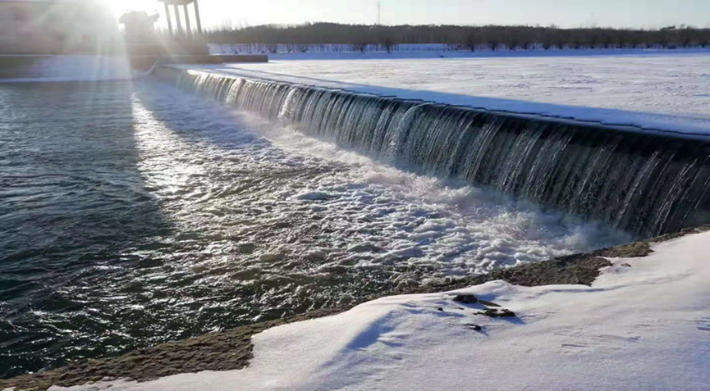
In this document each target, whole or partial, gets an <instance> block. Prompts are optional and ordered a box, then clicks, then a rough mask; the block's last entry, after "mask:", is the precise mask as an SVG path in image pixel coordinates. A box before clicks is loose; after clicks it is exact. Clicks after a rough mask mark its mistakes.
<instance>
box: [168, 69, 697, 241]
mask: <svg viewBox="0 0 710 392" xmlns="http://www.w3.org/2000/svg"><path fill="white" fill-rule="evenodd" d="M154 76H155V77H157V78H158V79H160V80H163V81H166V82H168V83H172V84H174V85H176V86H178V87H179V88H180V89H183V90H185V91H188V92H193V93H199V94H203V95H205V96H207V97H210V98H211V99H214V100H216V101H218V102H221V103H223V104H226V105H228V106H231V107H235V108H236V109H239V110H244V111H248V112H253V113H256V114H258V115H260V116H262V117H265V118H268V119H270V120H273V121H279V122H284V123H287V124H291V125H293V126H295V127H296V128H297V129H299V130H300V131H301V132H303V133H306V134H308V135H312V136H314V137H317V138H321V139H326V140H329V141H333V142H335V143H337V144H338V145H339V146H342V147H345V148H348V149H352V150H355V151H358V152H360V153H363V154H366V155H368V156H371V157H374V158H376V159H378V160H380V161H382V162H385V163H388V164H391V165H393V166H396V167H398V168H403V169H406V170H410V171H414V172H417V173H421V174H426V175H433V176H438V177H443V178H452V179H461V180H463V181H466V182H467V183H470V184H474V185H478V186H486V187H491V188H493V189H496V190H498V191H501V192H504V193H507V194H511V195H514V196H516V197H519V198H524V199H527V200H530V201H533V202H535V203H538V204H540V205H543V206H549V207H552V208H558V209H561V210H564V211H566V212H568V213H571V214H575V215H580V216H584V217H586V218H588V219H590V220H598V221H602V222H604V223H606V224H608V225H610V226H612V227H614V228H618V229H621V230H626V231H629V232H633V233H636V234H639V235H642V236H646V237H651V236H654V235H660V234H664V233H668V232H673V231H677V230H679V229H681V228H683V227H688V226H695V225H699V224H703V223H708V222H710V214H709V209H710V200H709V196H708V192H707V190H708V186H709V182H710V143H708V141H706V140H698V139H692V138H687V137H683V136H682V135H678V134H673V133H661V132H650V131H642V130H640V129H636V128H631V127H627V128H620V127H609V126H604V125H601V124H592V123H581V122H572V121H565V120H559V119H553V118H544V117H534V116H523V115H516V114H512V113H500V112H491V111H486V110H483V109H476V108H468V107H458V106H451V105H445V104H438V103H434V102H424V101H414V100H405V99H399V98H396V97H386V96H376V95H368V94H362V93H353V92H348V91H344V90H337V89H327V88H319V87H312V86H304V85H295V84H288V83H282V82H274V81H267V80H257V79H247V78H240V77H235V76H227V75H220V74H213V73H206V72H199V71H191V70H180V69H176V68H170V67H160V68H158V69H156V71H155V72H154Z"/></svg>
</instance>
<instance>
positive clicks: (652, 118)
mask: <svg viewBox="0 0 710 392" xmlns="http://www.w3.org/2000/svg"><path fill="white" fill-rule="evenodd" d="M619 52H620V53H625V55H617V56H610V55H606V56H605V55H595V56H591V55H587V56H583V55H579V54H576V55H570V56H563V55H562V54H563V52H556V54H555V55H554V56H551V55H550V56H513V54H514V53H513V54H503V55H501V56H496V57H490V56H488V57H486V56H482V57H470V58H438V57H437V58H407V59H394V60H393V59H388V58H389V57H388V55H386V54H378V55H373V56H375V57H377V56H379V58H378V59H377V58H372V57H370V58H367V59H358V58H357V55H354V54H349V55H348V54H340V55H334V56H333V57H331V58H333V59H340V60H337V61H326V60H303V59H300V58H301V57H298V56H296V57H294V58H296V59H299V60H298V61H295V60H294V61H291V60H280V59H279V58H274V57H273V56H272V61H271V62H270V63H267V64H226V65H212V66H195V65H189V66H183V67H184V68H189V69H200V70H207V71H211V72H219V73H228V74H232V75H242V76H247V77H256V78H262V79H269V80H279V81H287V82H293V83H300V84H307V85H318V86H325V87H333V88H341V89H347V90H350V91H358V92H369V93H375V94H381V95H395V96H399V97H402V98H412V99H422V100H428V101H435V102H441V103H450V104H454V105H465V106H473V107H481V108H486V109H491V110H499V111H512V112H519V113H533V114H541V115H547V116H555V117H564V118H572V119H577V120H583V121H599V122H602V123H606V124H615V125H635V126H639V127H643V128H648V129H657V130H665V131H674V132H685V133H699V134H708V133H710V111H708V108H709V107H710V51H706V52H701V51H695V52H669V51H664V52H661V51H655V52H654V51H650V52H642V51H637V52H635V54H632V53H626V52H623V51H619ZM422 55H424V54H422ZM426 55H429V54H426ZM313 56H315V57H316V58H318V57H317V55H313ZM410 56H411V55H410ZM282 57H283V58H287V55H282Z"/></svg>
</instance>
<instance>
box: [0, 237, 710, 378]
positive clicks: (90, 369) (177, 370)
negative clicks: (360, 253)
mask: <svg viewBox="0 0 710 392" xmlns="http://www.w3.org/2000/svg"><path fill="white" fill-rule="evenodd" d="M709 230H710V226H700V227H696V228H687V229H683V230H681V231H679V232H677V233H672V234H666V235H662V236H659V237H655V238H651V239H647V240H642V241H638V242H634V243H631V244H625V245H619V246H615V247H611V248H606V249H599V250H596V251H593V252H590V253H583V254H574V255H569V256H563V257H558V258H554V259H551V260H547V261H543V262H540V263H533V264H526V265H522V266H517V267H513V268H509V269H505V270H497V271H494V272H492V273H490V274H487V275H477V276H470V277H466V278H462V279H457V280H455V281H452V282H447V283H443V284H436V285H429V286H419V287H409V288H406V289H401V290H394V291H391V292H386V293H382V294H378V295H375V296H372V297H371V298H367V299H365V300H364V301H362V302H360V303H357V304H352V305H348V306H346V307H341V308H329V309H320V310H317V311H313V312H309V313H306V314H303V315H299V316H294V317H289V318H285V319H277V320H272V321H266V322H260V323H255V324H250V325H245V326H242V327H238V328H235V329H232V330H228V331H222V332H214V333H210V334H206V335H202V336H198V337H193V338H189V339H185V340H181V341H176V342H169V343H163V344H160V345H157V346H154V347H150V348H144V349H139V350H135V351H132V352H129V353H127V354H123V355H121V356H117V357H106V358H99V359H90V360H87V361H81V362H76V363H72V364H70V365H67V366H65V367H61V368H57V369H54V370H48V371H44V372H38V373H29V374H24V375H21V376H17V377H14V378H11V379H6V380H0V389H2V390H5V389H9V388H15V389H22V390H46V389H48V388H50V387H52V386H60V387H72V386H77V385H85V384H90V383H94V382H98V381H110V380H115V379H128V380H134V381H138V382H142V381H149V380H153V379H156V378H160V377H165V376H170V375H176V374H182V373H196V372H200V371H227V370H238V369H243V368H245V367H247V366H249V363H250V360H251V359H252V357H253V353H252V351H253V344H252V341H251V337H252V336H253V335H256V334H258V333H261V332H263V331H265V330H267V329H270V328H273V327H276V326H279V325H284V324H290V323H294V322H299V321H305V320H309V319H314V318H320V317H327V316H332V315H335V314H338V313H342V312H345V311H347V310H350V309H352V308H354V307H355V306H357V305H359V304H361V303H364V302H368V301H371V300H374V299H377V298H382V297H388V296H393V295H404V294H423V293H438V292H446V291H452V290H457V289H461V288H465V287H470V286H476V285H480V284H483V283H485V282H489V281H494V280H503V281H506V282H508V283H510V284H514V285H520V286H527V287H536V286H547V285H554V284H581V285H587V286H589V285H591V284H592V282H594V280H595V279H596V278H597V277H598V276H599V273H600V272H599V270H600V269H601V268H603V267H608V266H611V265H612V263H611V262H610V261H609V260H607V258H620V257H626V258H639V257H644V256H647V255H649V254H651V253H652V252H653V251H652V249H651V245H652V244H657V243H661V242H665V241H669V240H672V239H675V238H679V237H682V236H686V235H690V234H697V233H702V232H706V231H709Z"/></svg>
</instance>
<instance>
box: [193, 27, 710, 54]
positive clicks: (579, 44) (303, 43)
mask: <svg viewBox="0 0 710 392" xmlns="http://www.w3.org/2000/svg"><path fill="white" fill-rule="evenodd" d="M205 38H207V40H208V41H209V42H211V43H215V44H258V45H265V46H266V47H274V48H275V45H277V44H285V45H289V47H293V48H294V50H301V51H307V50H308V49H307V47H308V45H324V44H347V45H350V47H351V48H352V50H354V51H364V50H365V48H367V47H368V46H370V45H378V46H380V47H383V48H385V49H386V50H387V51H391V50H392V49H394V48H395V47H396V46H397V45H399V44H445V45H446V47H447V48H448V49H450V50H470V51H478V50H500V49H508V50H517V49H528V50H530V49H544V50H547V49H553V48H557V49H617V48H629V49H630V48H665V49H675V48H698V47H702V48H706V47H708V45H710V29H709V28H696V27H692V26H684V25H682V26H667V27H663V28H660V29H616V28H602V27H585V28H570V29H562V28H559V27H556V26H547V27H540V26H497V25H489V26H453V25H417V26H413V25H400V26H379V25H375V26H372V25H346V24H337V23H305V24H301V25H261V26H247V27H238V28H235V27H233V26H223V27H220V28H216V29H212V30H209V31H207V32H206V37H205ZM299 45H300V46H299ZM299 48H300V49H299Z"/></svg>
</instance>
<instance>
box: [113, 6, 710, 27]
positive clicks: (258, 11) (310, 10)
mask: <svg viewBox="0 0 710 392" xmlns="http://www.w3.org/2000/svg"><path fill="white" fill-rule="evenodd" d="M110 1H111V4H112V8H113V11H114V13H115V14H116V15H120V14H122V13H123V12H124V11H125V10H127V9H140V10H146V11H157V12H159V13H160V14H161V18H160V21H159V24H160V26H161V27H164V26H166V21H165V15H164V11H163V5H162V3H157V1H155V0H110ZM380 2H381V22H382V24H387V25H393V24H461V25H484V24H504V25H506V24H527V25H543V26H547V25H551V24H555V25H558V26H561V27H577V26H600V27H601V26H612V27H643V28H653V27H663V26H668V25H680V24H687V25H694V26H701V27H710V0H380ZM199 3H200V12H201V14H202V15H201V16H202V23H203V26H204V27H205V28H218V27H221V26H234V27H240V26H254V25H260V24H270V23H277V24H298V23H305V22H339V23H358V24H360V23H362V24H373V23H375V22H376V21H377V3H378V1H377V0H199ZM192 12H193V11H192V8H190V13H192ZM182 18H183V23H184V16H182ZM193 26H194V23H193Z"/></svg>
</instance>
